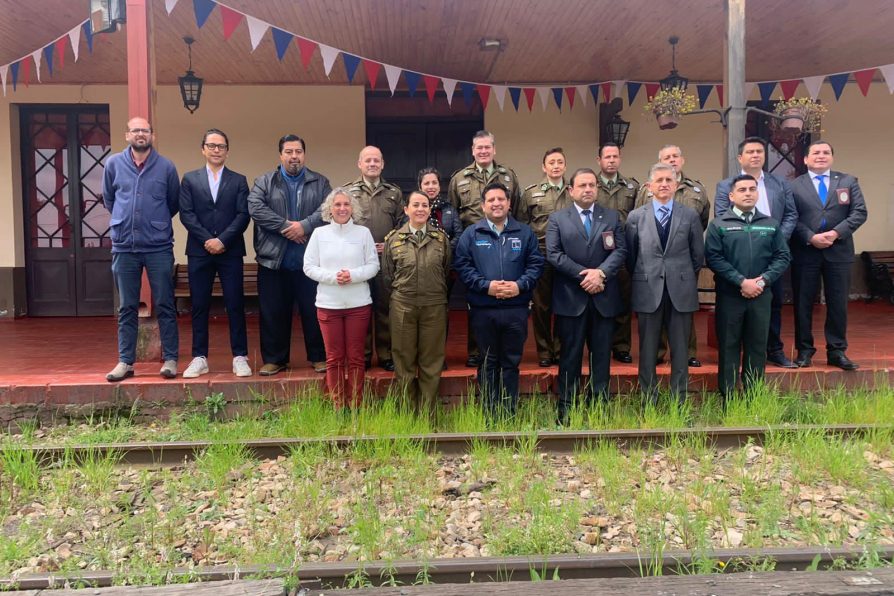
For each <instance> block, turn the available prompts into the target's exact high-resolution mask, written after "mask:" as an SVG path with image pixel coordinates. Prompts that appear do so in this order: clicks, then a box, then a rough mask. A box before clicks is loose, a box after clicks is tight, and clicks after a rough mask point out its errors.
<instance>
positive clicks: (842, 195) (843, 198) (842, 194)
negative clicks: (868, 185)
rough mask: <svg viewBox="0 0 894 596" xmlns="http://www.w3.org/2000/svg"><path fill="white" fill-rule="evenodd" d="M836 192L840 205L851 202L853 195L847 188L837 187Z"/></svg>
mask: <svg viewBox="0 0 894 596" xmlns="http://www.w3.org/2000/svg"><path fill="white" fill-rule="evenodd" d="M835 193H836V194H837V195H838V204H839V205H847V204H848V203H850V202H851V195H850V194H849V193H848V192H847V189H846V188H836V189H835Z"/></svg>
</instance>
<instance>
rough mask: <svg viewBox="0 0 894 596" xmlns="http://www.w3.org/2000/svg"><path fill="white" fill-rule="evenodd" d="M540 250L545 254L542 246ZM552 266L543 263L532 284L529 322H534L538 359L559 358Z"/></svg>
mask: <svg viewBox="0 0 894 596" xmlns="http://www.w3.org/2000/svg"><path fill="white" fill-rule="evenodd" d="M540 252H542V253H543V254H546V250H545V248H544V247H542V246H541V247H540ZM553 273H554V269H553V266H552V265H550V264H549V263H544V265H543V275H541V276H540V279H538V280H537V285H536V286H534V297H533V298H534V308H533V309H531V322H532V323H533V324H534V344H535V345H536V346H537V358H538V359H539V360H557V359H558V358H559V338H558V336H557V335H556V334H555V330H554V329H553V311H552V308H551V306H552V302H553Z"/></svg>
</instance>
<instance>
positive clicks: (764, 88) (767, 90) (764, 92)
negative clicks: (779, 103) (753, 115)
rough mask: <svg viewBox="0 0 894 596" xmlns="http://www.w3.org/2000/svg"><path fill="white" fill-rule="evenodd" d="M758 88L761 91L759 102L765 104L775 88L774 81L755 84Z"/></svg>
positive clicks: (768, 101)
mask: <svg viewBox="0 0 894 596" xmlns="http://www.w3.org/2000/svg"><path fill="white" fill-rule="evenodd" d="M757 88H758V90H759V91H760V92H761V103H762V104H764V105H766V104H768V103H770V97H771V96H772V95H773V89H775V88H776V81H766V82H763V83H758V84H757Z"/></svg>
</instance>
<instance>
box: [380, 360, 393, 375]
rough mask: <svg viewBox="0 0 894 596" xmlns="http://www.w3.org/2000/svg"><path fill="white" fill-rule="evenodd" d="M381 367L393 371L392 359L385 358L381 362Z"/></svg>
mask: <svg viewBox="0 0 894 596" xmlns="http://www.w3.org/2000/svg"><path fill="white" fill-rule="evenodd" d="M382 368H384V369H385V370H387V371H388V372H394V360H385V361H384V362H382Z"/></svg>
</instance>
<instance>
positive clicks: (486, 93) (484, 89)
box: [475, 85, 490, 110]
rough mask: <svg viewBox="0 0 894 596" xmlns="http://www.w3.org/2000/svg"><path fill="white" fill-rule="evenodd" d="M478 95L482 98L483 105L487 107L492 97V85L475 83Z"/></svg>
mask: <svg viewBox="0 0 894 596" xmlns="http://www.w3.org/2000/svg"><path fill="white" fill-rule="evenodd" d="M475 89H476V90H477V91H478V97H479V98H481V107H482V108H483V109H485V110H486V109H487V101H488V100H489V99H490V85H475Z"/></svg>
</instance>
